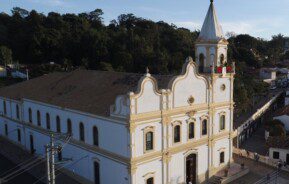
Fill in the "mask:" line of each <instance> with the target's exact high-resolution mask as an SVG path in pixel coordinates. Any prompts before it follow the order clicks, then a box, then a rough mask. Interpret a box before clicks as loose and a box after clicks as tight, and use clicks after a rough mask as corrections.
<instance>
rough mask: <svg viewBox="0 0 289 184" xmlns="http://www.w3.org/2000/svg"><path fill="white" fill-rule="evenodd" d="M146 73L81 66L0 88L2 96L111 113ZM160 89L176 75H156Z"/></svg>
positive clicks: (104, 114) (83, 110) (103, 113)
mask: <svg viewBox="0 0 289 184" xmlns="http://www.w3.org/2000/svg"><path fill="white" fill-rule="evenodd" d="M142 76H143V75H142V74H135V73H121V72H108V71H93V70H84V69H78V70H75V71H72V72H55V73H51V74H48V75H44V76H41V77H38V78H35V79H31V80H29V81H25V82H22V83H18V84H15V85H11V86H8V87H4V88H1V89H0V96H2V97H6V98H10V99H14V100H20V99H22V98H26V99H30V100H35V101H39V102H43V103H47V104H51V105H56V106H59V107H63V108H69V109H73V110H79V111H82V112H88V113H92V114H96V115H102V116H109V111H110V105H113V104H114V102H115V99H116V97H117V96H118V95H125V94H127V93H128V92H130V91H133V92H136V88H137V86H138V81H139V80H140V78H141V77H142ZM153 77H155V78H156V79H157V81H158V85H159V88H160V89H163V88H167V86H168V83H169V81H170V79H171V78H172V76H169V75H156V76H153Z"/></svg>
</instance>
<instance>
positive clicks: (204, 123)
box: [202, 119, 208, 135]
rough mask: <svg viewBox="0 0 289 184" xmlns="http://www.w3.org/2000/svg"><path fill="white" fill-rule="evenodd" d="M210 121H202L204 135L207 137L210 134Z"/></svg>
mask: <svg viewBox="0 0 289 184" xmlns="http://www.w3.org/2000/svg"><path fill="white" fill-rule="evenodd" d="M207 124H208V120H206V119H204V120H203V121H202V135H207V133H208V130H207V129H208V125H207Z"/></svg>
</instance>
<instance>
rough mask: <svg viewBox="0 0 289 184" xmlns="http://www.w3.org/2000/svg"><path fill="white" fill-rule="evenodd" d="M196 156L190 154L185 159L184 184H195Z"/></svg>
mask: <svg viewBox="0 0 289 184" xmlns="http://www.w3.org/2000/svg"><path fill="white" fill-rule="evenodd" d="M196 180H197V155H196V154H191V155H189V156H188V157H187V158H186V183H187V184H196V183H197V181H196Z"/></svg>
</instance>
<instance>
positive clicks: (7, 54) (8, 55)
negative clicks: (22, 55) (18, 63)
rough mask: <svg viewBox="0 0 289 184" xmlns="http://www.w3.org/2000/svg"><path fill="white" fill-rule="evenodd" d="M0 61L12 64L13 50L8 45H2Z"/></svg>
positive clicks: (4, 63)
mask: <svg viewBox="0 0 289 184" xmlns="http://www.w3.org/2000/svg"><path fill="white" fill-rule="evenodd" d="M0 63H1V64H2V65H7V64H12V51H11V49H9V48H8V47H6V46H1V47H0Z"/></svg>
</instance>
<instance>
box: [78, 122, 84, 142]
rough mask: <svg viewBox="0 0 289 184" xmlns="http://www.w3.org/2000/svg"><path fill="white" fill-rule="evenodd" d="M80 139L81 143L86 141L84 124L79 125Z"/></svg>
mask: <svg viewBox="0 0 289 184" xmlns="http://www.w3.org/2000/svg"><path fill="white" fill-rule="evenodd" d="M79 139H80V140H81V141H83V142H84V141H85V138H84V125H83V123H82V122H80V124H79Z"/></svg>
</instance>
